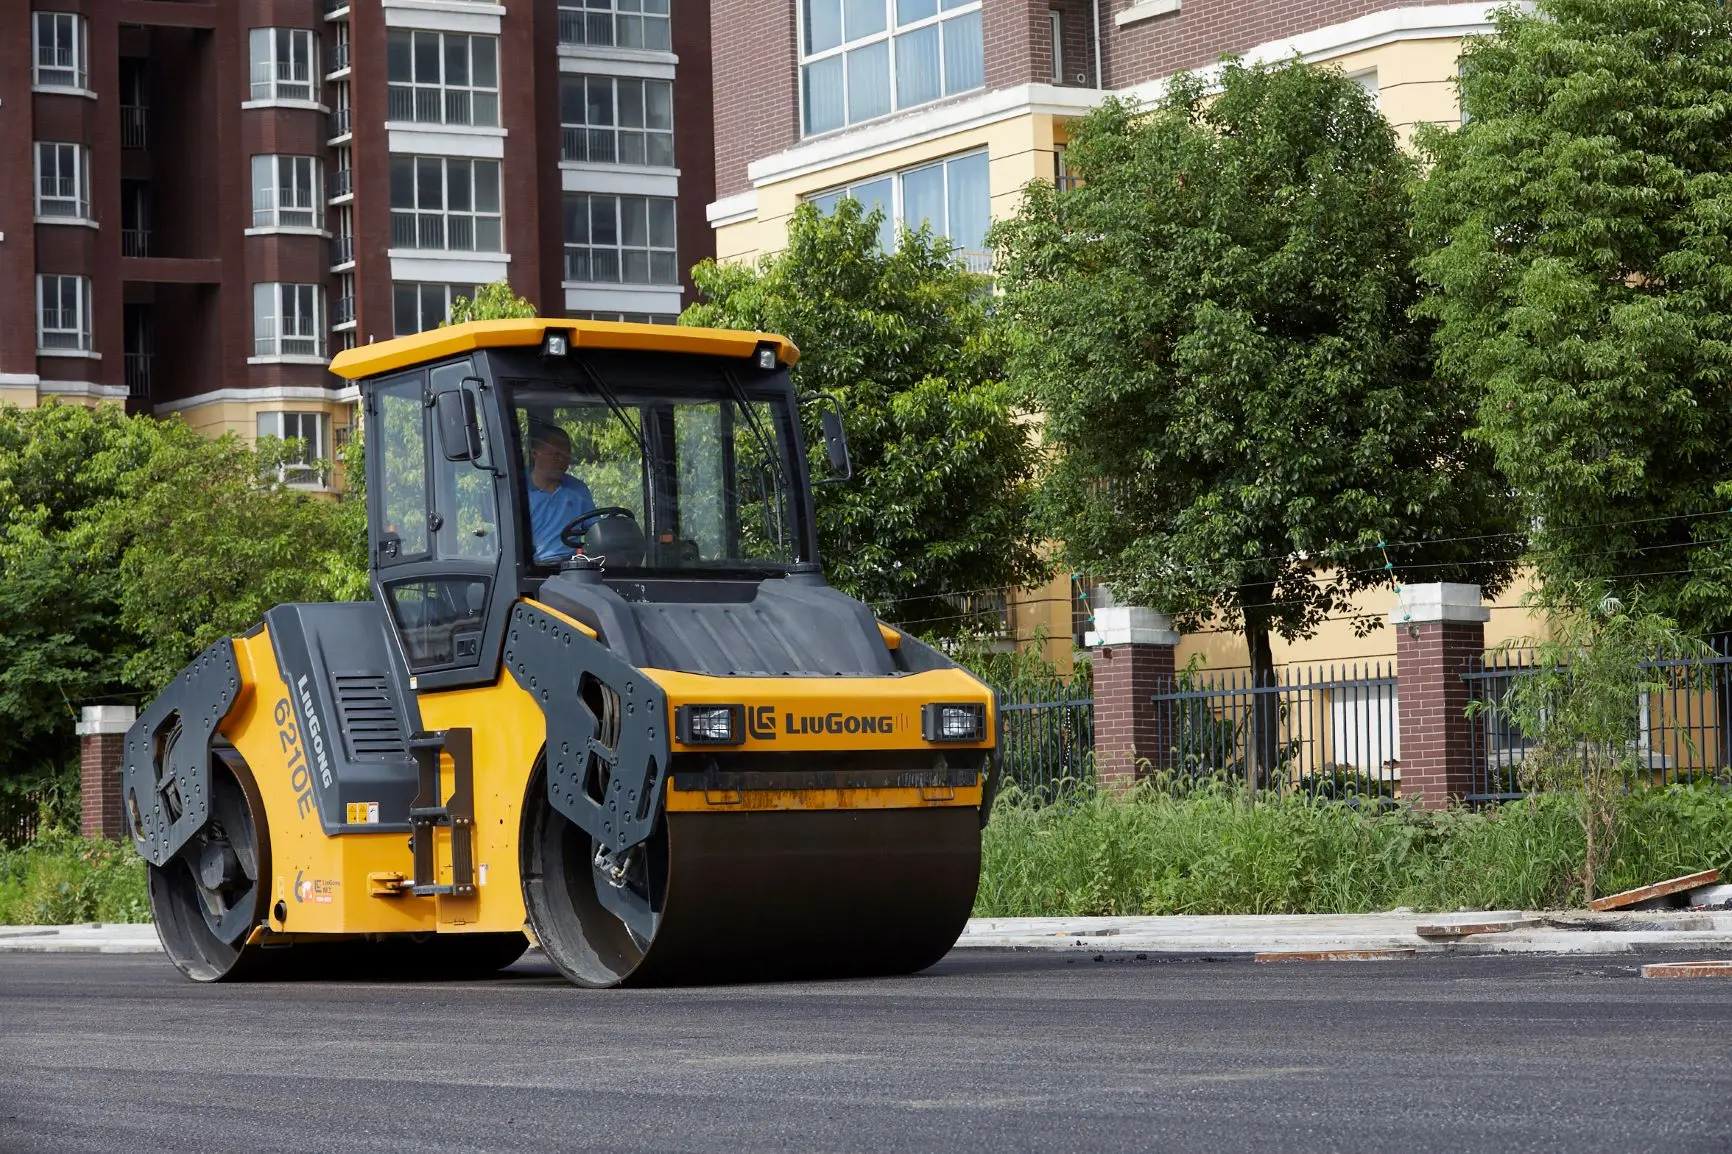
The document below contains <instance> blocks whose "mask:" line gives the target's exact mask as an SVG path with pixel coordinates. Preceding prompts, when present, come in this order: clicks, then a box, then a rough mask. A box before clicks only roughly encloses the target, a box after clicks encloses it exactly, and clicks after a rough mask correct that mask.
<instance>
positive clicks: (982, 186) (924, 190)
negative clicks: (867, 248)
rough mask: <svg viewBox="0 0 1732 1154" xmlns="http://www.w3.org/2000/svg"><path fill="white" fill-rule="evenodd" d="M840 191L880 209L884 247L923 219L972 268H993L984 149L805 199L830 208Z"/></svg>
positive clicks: (822, 208) (823, 209)
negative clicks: (987, 246) (989, 248)
mask: <svg viewBox="0 0 1732 1154" xmlns="http://www.w3.org/2000/svg"><path fill="white" fill-rule="evenodd" d="M844 196H849V197H853V198H854V199H855V200H857V201H859V202H860V203H861V205H862V206H863V207H864V208H865V209H866V210H867V211H868V212H870V211H871V210H872V209H875V208H876V209H880V210H882V211H883V213H884V218H883V220H882V222H881V223H880V224H879V226H878V243H879V244H880V245H882V246H883V247H884V248H885V249H886V250H888V249H890V248H892V247H893V246H894V245H895V243H896V234H897V231H898V230H899V229H901V228H910V229H917V228H919V227H920V226H921V225H923V224H924V225H927V226H928V227H930V228H931V229H932V231H933V232H934V233H936V234H937V235H939V236H947V237H949V238H950V243H951V245H952V247H953V250H954V252H955V254H956V256H957V258H958V259H959V260H961V261H962V263H963V264H964V265H966V266H967V267H968V268H969V269H970V270H971V271H973V272H991V271H992V259H991V254H990V253H988V252H987V251H986V229H987V226H988V225H990V224H991V223H992V200H991V192H990V189H989V188H988V185H987V154H986V153H984V152H971V153H969V154H967V155H966V156H956V157H952V158H951V159H949V160H941V161H939V162H937V163H936V164H924V165H921V166H920V167H919V168H910V169H905V170H903V171H902V172H896V173H891V174H889V175H887V176H879V177H874V178H873V179H871V180H863V181H860V182H859V183H857V184H851V185H848V186H847V187H845V188H836V189H831V190H830V191H828V192H822V193H818V194H817V195H815V196H810V197H807V199H808V200H810V201H811V202H812V203H813V204H814V205H816V206H817V207H818V211H819V212H823V213H829V212H831V211H833V210H834V209H835V207H836V202H837V201H839V200H841V199H842V198H843V197H844Z"/></svg>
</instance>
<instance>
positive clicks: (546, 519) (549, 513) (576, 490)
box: [525, 473, 595, 561]
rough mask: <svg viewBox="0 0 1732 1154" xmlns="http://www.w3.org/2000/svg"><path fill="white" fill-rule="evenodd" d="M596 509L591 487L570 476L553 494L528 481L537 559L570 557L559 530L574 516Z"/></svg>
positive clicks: (532, 481)
mask: <svg viewBox="0 0 1732 1154" xmlns="http://www.w3.org/2000/svg"><path fill="white" fill-rule="evenodd" d="M525 476H526V477H527V476H528V475H527V474H526V475H525ZM594 508H595V499H594V498H593V497H591V496H590V495H589V486H588V485H585V484H584V483H583V482H582V481H579V480H578V479H577V478H576V477H573V476H572V475H571V474H570V473H566V474H564V475H563V476H561V477H560V478H559V487H558V488H557V489H555V490H554V491H553V492H551V493H549V492H547V491H546V490H544V489H542V488H540V487H539V486H537V485H536V483H535V481H534V480H533V479H531V480H529V530H530V533H531V534H532V535H533V536H534V538H535V559H536V560H537V561H560V560H563V559H565V558H567V557H569V556H571V553H572V549H571V546H569V545H567V544H566V543H565V542H563V541H561V540H560V539H559V531H560V530H561V529H564V528H565V527H566V525H568V524H570V523H571V519H572V518H573V517H579V516H582V515H583V514H584V513H587V512H589V511H590V510H592V509H594Z"/></svg>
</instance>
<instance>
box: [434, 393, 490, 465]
mask: <svg viewBox="0 0 1732 1154" xmlns="http://www.w3.org/2000/svg"><path fill="white" fill-rule="evenodd" d="M433 405H434V408H435V409H436V410H437V411H438V414H439V445H440V447H441V448H442V449H443V450H444V453H445V459H446V460H447V461H475V460H479V459H480V457H481V421H480V419H479V418H478V417H477V416H476V415H475V394H474V393H472V392H470V391H469V390H468V389H448V390H446V391H445V392H443V393H440V394H439V395H438V396H437V397H435V398H434V401H433Z"/></svg>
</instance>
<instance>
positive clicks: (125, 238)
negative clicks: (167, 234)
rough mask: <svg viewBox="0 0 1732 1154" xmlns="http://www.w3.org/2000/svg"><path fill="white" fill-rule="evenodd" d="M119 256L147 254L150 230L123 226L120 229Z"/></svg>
mask: <svg viewBox="0 0 1732 1154" xmlns="http://www.w3.org/2000/svg"><path fill="white" fill-rule="evenodd" d="M120 255H121V256H149V255H150V230H149V229H148V228H123V229H121V230H120Z"/></svg>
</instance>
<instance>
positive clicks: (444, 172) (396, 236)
mask: <svg viewBox="0 0 1732 1154" xmlns="http://www.w3.org/2000/svg"><path fill="white" fill-rule="evenodd" d="M398 161H409V162H410V163H411V164H413V165H414V168H413V181H412V185H411V195H412V199H413V200H414V204H412V205H407V206H402V205H399V204H398V203H397V197H396V191H397V190H396V189H395V188H394V187H393V188H392V189H391V190H390V194H391V247H392V248H393V249H410V250H415V249H419V250H422V251H425V252H504V251H505V218H504V204H503V202H502V198H503V196H504V193H505V190H504V187H503V183H504V176H503V173H502V170H501V166H500V163H499V161H497V160H480V159H474V158H471V157H467V156H403V155H393V156H392V157H391V163H392V164H393V165H395V164H396V163H397V162H398ZM426 162H436V163H438V164H439V165H440V172H439V196H440V202H439V204H438V205H436V206H435V205H422V204H421V166H422V164H423V163H426ZM456 166H468V168H469V207H468V208H466V209H465V208H459V209H453V208H451V207H450V204H451V170H452V168H453V167H456ZM482 172H491V173H492V175H493V207H492V208H491V209H487V210H485V211H484V210H482V209H480V208H478V207H477V204H478V202H479V201H480V199H481V198H480V197H479V196H477V195H476V190H477V189H479V188H480V187H482V183H483V182H482V181H481V180H480V179H479V178H478V174H479V173H482ZM393 184H395V181H393ZM429 220H437V221H438V222H439V225H438V231H439V237H440V242H441V243H439V244H437V245H428V244H424V243H423V240H424V239H425V238H426V237H427V236H428V235H429V234H430V227H431V226H429V225H426V224H425V223H424V222H425V221H429ZM410 222H413V223H412V226H411V225H410ZM460 222H467V225H468V229H469V243H468V244H467V245H453V244H452V243H451V237H452V231H453V230H452V225H453V223H460ZM486 224H491V225H492V226H493V227H492V229H491V230H485V231H492V232H494V233H495V234H496V235H495V237H494V243H492V244H489V245H486V246H483V244H482V233H483V231H484V229H483V226H484V225H486ZM410 227H412V230H413V236H412V237H410V236H409V234H408V233H407V232H406V231H405V230H406V229H408V228H410ZM408 239H412V240H413V241H414V243H413V244H406V243H402V242H403V241H404V240H408Z"/></svg>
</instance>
